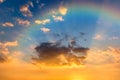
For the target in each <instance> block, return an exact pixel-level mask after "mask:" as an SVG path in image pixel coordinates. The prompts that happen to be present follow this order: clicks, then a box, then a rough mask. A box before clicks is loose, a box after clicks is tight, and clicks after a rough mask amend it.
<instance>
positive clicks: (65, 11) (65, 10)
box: [59, 5, 67, 15]
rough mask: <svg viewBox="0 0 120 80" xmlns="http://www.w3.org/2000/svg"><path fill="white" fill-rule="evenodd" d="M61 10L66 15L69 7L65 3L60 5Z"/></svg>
mask: <svg viewBox="0 0 120 80" xmlns="http://www.w3.org/2000/svg"><path fill="white" fill-rule="evenodd" d="M59 12H60V14H62V15H66V13H67V8H66V7H64V6H63V5H61V6H60V7H59Z"/></svg>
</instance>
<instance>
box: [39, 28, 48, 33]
mask: <svg viewBox="0 0 120 80" xmlns="http://www.w3.org/2000/svg"><path fill="white" fill-rule="evenodd" d="M40 30H41V31H43V32H45V33H47V32H50V29H49V28H45V27H43V28H40Z"/></svg>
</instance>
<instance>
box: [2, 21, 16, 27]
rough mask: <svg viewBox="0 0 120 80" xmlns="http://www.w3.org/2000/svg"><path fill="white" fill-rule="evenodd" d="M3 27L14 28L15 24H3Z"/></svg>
mask: <svg viewBox="0 0 120 80" xmlns="http://www.w3.org/2000/svg"><path fill="white" fill-rule="evenodd" d="M2 26H4V27H13V26H14V24H13V23H11V22H5V23H4V24H2Z"/></svg>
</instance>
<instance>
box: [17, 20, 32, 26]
mask: <svg viewBox="0 0 120 80" xmlns="http://www.w3.org/2000/svg"><path fill="white" fill-rule="evenodd" d="M17 22H18V24H19V25H22V26H30V21H28V20H22V19H17Z"/></svg>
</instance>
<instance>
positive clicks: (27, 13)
mask: <svg viewBox="0 0 120 80" xmlns="http://www.w3.org/2000/svg"><path fill="white" fill-rule="evenodd" d="M20 11H21V12H22V14H23V15H24V16H30V17H31V16H32V13H31V11H30V9H29V5H27V4H26V5H23V6H21V7H20Z"/></svg>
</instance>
